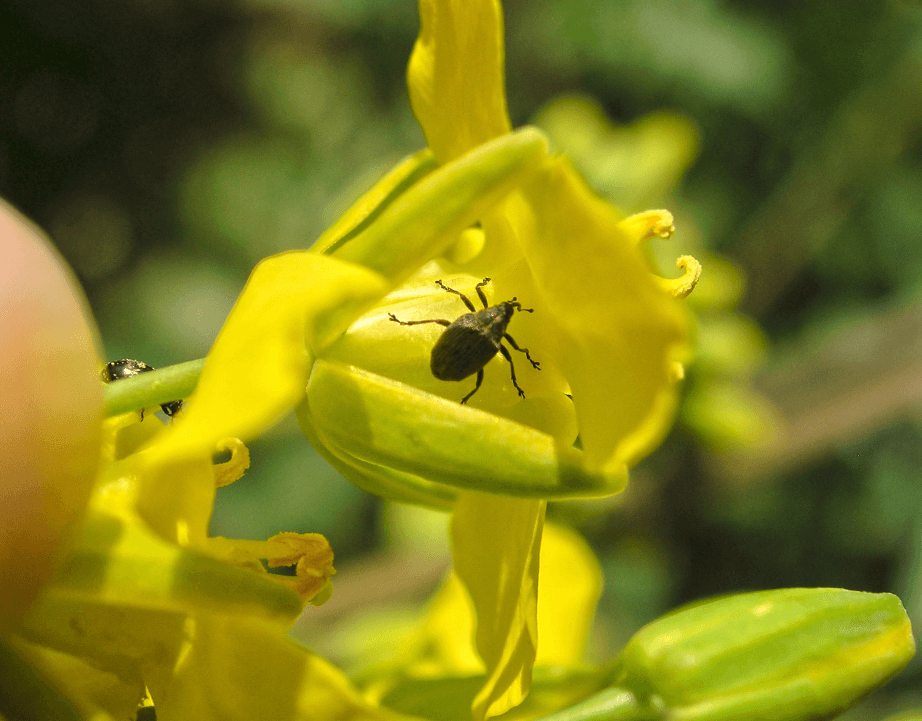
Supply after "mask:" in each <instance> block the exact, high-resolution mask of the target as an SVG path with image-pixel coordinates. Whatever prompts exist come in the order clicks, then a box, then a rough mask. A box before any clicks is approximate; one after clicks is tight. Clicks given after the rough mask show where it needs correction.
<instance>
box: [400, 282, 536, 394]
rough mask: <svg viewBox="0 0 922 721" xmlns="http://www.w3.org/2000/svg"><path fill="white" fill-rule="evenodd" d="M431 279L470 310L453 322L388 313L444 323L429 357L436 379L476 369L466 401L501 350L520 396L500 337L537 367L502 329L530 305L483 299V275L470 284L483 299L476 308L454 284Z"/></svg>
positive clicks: (456, 376)
mask: <svg viewBox="0 0 922 721" xmlns="http://www.w3.org/2000/svg"><path fill="white" fill-rule="evenodd" d="M435 282H436V285H438V286H439V288H441V289H442V290H446V291H448V292H449V293H454V294H455V295H458V296H460V297H461V300H462V301H464V305H466V306H467V307H468V309H469V310H470V311H471V312H470V313H465V314H464V315H462V316H461V317H460V318H458V319H457V320H455V321H454V322H452V321H448V320H441V319H433V320H398V319H397V317H396V316H395V315H394V314H393V313H388V315H389V316H390V319H391V320H392V321H394V322H395V323H400V325H421V324H423V323H438V324H439V325H444V326H445V327H446V330H445V332H444V333H442V335H441V336H439V339H438V340H437V341H436V343H435V345H434V346H433V347H432V357H431V359H430V361H429V367H430V368H431V369H432V375H434V376H435V377H436V378H438V379H439V380H440V381H462V380H464V379H465V378H468V377H469V376H472V375H474V373H475V372H476V373H477V385H476V386H475V387H474V390H472V391H471V392H470V393H468V394H467V395H466V396H464V398H462V399H461V402H462V403H467V402H468V400H469V399H470V397H471V396H472V395H474V394H475V393H476V392H477V391H478V390H480V384H481V383H483V367H484V366H485V365H486V364H487V362H488V361H489V360H490V359H491V358H493V356H495V355H496V354H497V353H502V354H503V357H504V358H505V359H506V360H507V361H509V370H510V372H511V373H512V385H514V386H515V388H516V390H517V391H518V392H519V395H520V396H521V397H522V398H524V397H525V391H523V390H522V389H521V388H519V384H518V382H517V381H516V379H515V366H514V365H513V364H512V356H511V355H510V354H509V350H508V349H507V348H506V346H504V345H503V339H505V340H507V341H509V345H511V346H512V347H513V348H515V350H517V351H519V352H521V353H524V354H525V357H526V358H527V359H528V361H529V362H530V363H531V364H532V366H533V367H534V368H536V369H537V370H541V368H540V365H541V364H540V363H538V361H536V360H534V359H533V358H532V357H531V355H529V353H528V348H519V346H518V344H517V343H516V342H515V341H514V340H513V339H512V336H511V335H509V334H508V333H507V332H506V326H508V325H509V321H510V320H512V314H513V313H514V312H515V311H517V310H518V311H523V312H525V313H534V309H533V308H523V307H522V304H521V303H519V302H518V300H517V299H516V298H513V299H512V300H507V301H506V302H504V303H500V304H499V305H494V306H490V305H489V304H488V303H487V297H486V296H485V295H484V294H483V291H482V290H481V288H482V287H483V286H485V285H486V284H487V283H489V282H490V279H489V278H484V279H483V280H482V281H480V282H479V283H478V284H477V285H476V286H475V287H474V290H476V291H477V295H478V296H479V297H480V302H481V303H483V310H477V309H476V308H475V307H474V304H473V303H471V301H470V300H469V299H468V297H467V296H466V295H464V293H461V292H460V291H457V290H455V289H454V288H449V287H448V286H447V285H444V284H443V283H442V281H440V280H437V281H435Z"/></svg>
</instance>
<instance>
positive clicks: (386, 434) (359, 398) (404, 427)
mask: <svg viewBox="0 0 922 721" xmlns="http://www.w3.org/2000/svg"><path fill="white" fill-rule="evenodd" d="M306 404H307V408H306V409H304V410H303V411H302V412H301V414H300V415H301V416H305V415H307V416H308V417H309V418H310V421H309V422H310V423H312V424H313V426H314V427H315V429H316V433H317V436H319V438H320V439H321V440H322V441H323V442H324V443H325V444H326V446H327V448H328V449H331V450H332V452H333V453H334V454H337V455H339V453H338V451H339V452H341V450H340V449H346V448H348V449H349V452H350V454H351V455H352V456H353V457H355V458H356V459H358V460H360V461H362V462H364V463H370V464H376V465H380V466H385V467H388V468H393V469H396V470H397V471H401V472H404V473H409V474H412V475H414V476H418V477H420V478H422V479H426V480H428V481H434V482H438V483H444V484H446V485H448V486H453V487H456V488H462V489H465V490H476V491H482V492H486V493H500V494H504V495H509V496H516V497H520V498H555V499H562V498H586V497H600V496H609V495H612V494H615V493H618V492H619V491H621V490H622V489H623V488H624V486H625V484H626V482H627V470H626V469H621V471H620V472H617V473H603V472H595V473H592V472H589V471H588V470H586V468H585V465H584V463H583V455H582V453H581V452H580V451H578V450H576V449H575V448H572V447H568V446H563V445H562V444H560V443H558V442H556V441H555V440H554V439H553V438H552V437H551V436H549V435H547V434H545V433H542V432H540V431H537V430H535V429H534V428H530V427H528V426H524V425H521V424H519V423H515V422H514V421H510V420H508V419H506V418H502V417H500V416H495V415H493V414H490V413H485V412H483V411H479V410H476V409H474V408H470V407H468V406H463V405H461V404H460V403H458V402H457V401H448V400H445V399H444V398H439V397H438V396H434V395H432V394H429V393H425V392H423V391H420V390H417V389H416V388H413V387H411V386H408V385H405V384H403V383H400V382H398V381H394V380H391V379H389V378H384V377H382V376H379V375H375V374H373V373H368V372H367V371H363V370H361V369H359V368H355V367H354V366H348V365H345V364H342V363H335V362H331V361H324V360H318V361H316V363H315V364H314V368H313V371H312V373H311V378H310V381H309V382H308V385H307V398H306Z"/></svg>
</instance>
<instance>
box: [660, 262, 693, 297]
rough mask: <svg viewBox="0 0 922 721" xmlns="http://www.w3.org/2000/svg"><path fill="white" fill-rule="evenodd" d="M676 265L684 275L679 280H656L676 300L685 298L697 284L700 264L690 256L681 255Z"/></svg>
mask: <svg viewBox="0 0 922 721" xmlns="http://www.w3.org/2000/svg"><path fill="white" fill-rule="evenodd" d="M676 265H677V266H678V267H679V268H681V269H683V270H684V271H685V273H684V274H683V275H682V276H681V277H679V278H658V280H659V282H660V284H661V285H662V287H663V288H664V289H665V290H667V291H668V292H670V293H672V294H673V295H674V296H675V297H676V298H685V297H686V296H687V295H688V294H689V293H691V292H692V291H693V290H694V289H695V286H696V285H697V284H698V279H699V278H700V277H701V263H699V262H698V261H697V260H695V258H694V257H692V256H690V255H683V256H681V257H680V258H679V259H678V260H677V261H676Z"/></svg>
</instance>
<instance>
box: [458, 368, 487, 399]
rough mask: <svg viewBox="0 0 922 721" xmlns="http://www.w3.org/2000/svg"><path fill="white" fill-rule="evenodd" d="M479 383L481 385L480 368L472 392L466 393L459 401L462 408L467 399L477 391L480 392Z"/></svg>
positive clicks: (481, 370) (481, 375)
mask: <svg viewBox="0 0 922 721" xmlns="http://www.w3.org/2000/svg"><path fill="white" fill-rule="evenodd" d="M481 383H483V368H481V369H480V370H479V371H477V385H476V386H474V390H472V391H471V392H470V393H468V394H467V395H466V396H464V398H462V399H461V405H462V406H463V405H464V404H465V403H467V401H468V399H469V398H470V397H471V396H472V395H474V394H475V393H476V392H477V391H479V390H480V384H481Z"/></svg>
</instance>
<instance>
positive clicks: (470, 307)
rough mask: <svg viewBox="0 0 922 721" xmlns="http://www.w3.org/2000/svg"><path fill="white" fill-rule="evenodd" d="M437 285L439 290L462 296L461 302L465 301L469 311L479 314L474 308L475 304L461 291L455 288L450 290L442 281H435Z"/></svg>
mask: <svg viewBox="0 0 922 721" xmlns="http://www.w3.org/2000/svg"><path fill="white" fill-rule="evenodd" d="M435 284H436V285H437V286H438V287H439V288H441V289H442V290H447V291H448V292H449V293H454V294H455V295H459V296H461V300H463V301H464V305H466V306H467V309H468V310H469V311H470V312H471V313H476V312H477V309H476V308H475V307H474V304H473V303H471V301H470V300H468V297H467V296H466V295H464V293H462V292H461V291H460V290H455V289H454V288H449V287H448V286H447V285H445V284H444V283H443V282H442V281H440V280H437V281H435Z"/></svg>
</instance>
